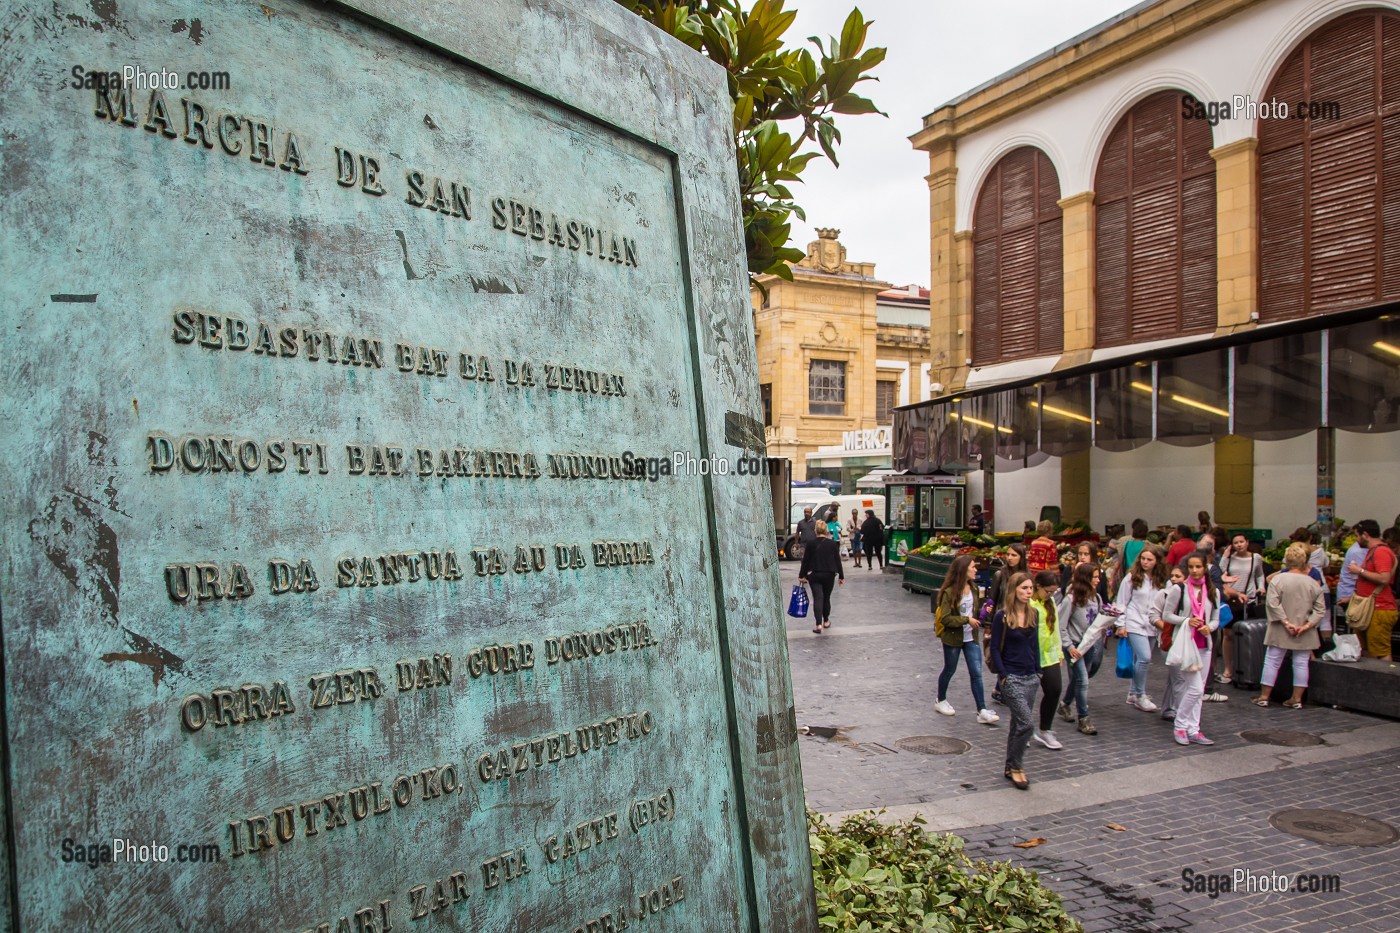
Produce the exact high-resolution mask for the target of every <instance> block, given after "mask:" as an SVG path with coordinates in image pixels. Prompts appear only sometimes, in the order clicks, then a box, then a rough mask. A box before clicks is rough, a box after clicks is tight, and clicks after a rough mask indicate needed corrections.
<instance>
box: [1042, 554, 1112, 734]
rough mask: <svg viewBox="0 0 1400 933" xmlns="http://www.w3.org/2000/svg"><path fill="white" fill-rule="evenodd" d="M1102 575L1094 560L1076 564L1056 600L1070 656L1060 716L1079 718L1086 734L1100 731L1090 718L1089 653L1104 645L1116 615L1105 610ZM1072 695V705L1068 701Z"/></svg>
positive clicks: (1062, 637)
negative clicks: (1104, 638)
mask: <svg viewBox="0 0 1400 933" xmlns="http://www.w3.org/2000/svg"><path fill="white" fill-rule="evenodd" d="M1101 578H1102V572H1101V571H1100V570H1099V568H1098V567H1096V566H1094V564H1093V563H1091V562H1087V561H1086V562H1084V563H1081V564H1080V565H1079V566H1077V567H1075V568H1074V576H1073V578H1072V579H1071V580H1070V585H1069V587H1068V588H1067V591H1066V592H1065V593H1064V594H1063V595H1062V596H1061V597H1060V600H1059V602H1058V603H1056V604H1055V611H1056V612H1057V613H1058V615H1059V618H1060V645H1061V646H1062V647H1063V648H1064V652H1065V655H1066V656H1067V657H1068V658H1069V687H1068V688H1067V690H1066V692H1065V697H1066V699H1065V700H1064V701H1063V702H1061V703H1060V718H1061V719H1063V720H1065V721H1066V722H1075V721H1076V719H1077V720H1078V722H1079V731H1080V732H1082V733H1084V734H1085V735H1098V734H1099V730H1098V729H1096V728H1094V724H1093V723H1091V722H1090V721H1089V655H1090V653H1091V652H1092V651H1093V650H1094V649H1095V648H1096V647H1100V646H1101V644H1102V640H1103V633H1104V632H1105V631H1107V630H1108V628H1109V624H1110V623H1111V622H1112V621H1113V616H1111V615H1109V614H1108V613H1106V612H1104V611H1103V609H1104V605H1103V601H1102V600H1101V599H1100V597H1099V593H1098V590H1099V585H1100V580H1101ZM1071 696H1072V697H1073V702H1074V708H1073V709H1071V707H1070V705H1069V704H1070V702H1071V701H1070V699H1069V697H1071ZM1076 713H1077V714H1078V715H1077V716H1076Z"/></svg>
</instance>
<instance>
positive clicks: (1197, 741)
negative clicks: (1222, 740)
mask: <svg viewBox="0 0 1400 933" xmlns="http://www.w3.org/2000/svg"><path fill="white" fill-rule="evenodd" d="M1190 741H1191V744H1192V745H1214V744H1215V742H1213V741H1212V740H1210V739H1208V738H1206V737H1205V736H1204V735H1202V734H1201V733H1199V732H1197V733H1196V734H1195V735H1193V736H1191V739H1190Z"/></svg>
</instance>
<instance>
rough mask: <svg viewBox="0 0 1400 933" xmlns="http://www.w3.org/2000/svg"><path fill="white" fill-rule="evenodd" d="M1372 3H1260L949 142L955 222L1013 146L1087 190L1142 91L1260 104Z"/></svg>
mask: <svg viewBox="0 0 1400 933" xmlns="http://www.w3.org/2000/svg"><path fill="white" fill-rule="evenodd" d="M1374 7H1390V8H1391V9H1397V10H1400V0H1274V2H1271V3H1262V4H1259V5H1258V6H1254V7H1250V8H1249V9H1247V10H1245V11H1244V12H1241V13H1237V14H1235V15H1234V16H1232V17H1230V18H1229V19H1227V20H1224V21H1223V22H1220V23H1216V24H1214V25H1212V26H1210V27H1207V28H1206V29H1203V30H1201V31H1199V32H1196V33H1193V34H1192V35H1190V36H1188V37H1187V38H1185V39H1182V40H1180V41H1178V42H1173V43H1171V44H1170V45H1168V46H1166V47H1165V48H1162V49H1159V50H1158V51H1156V52H1154V53H1152V54H1151V55H1146V56H1144V57H1142V58H1140V59H1137V60H1135V61H1132V62H1129V63H1128V64H1127V65H1124V66H1122V67H1120V68H1116V69H1114V70H1113V71H1111V72H1109V73H1108V74H1106V75H1104V76H1102V77H1100V78H1098V79H1097V80H1094V81H1091V82H1089V83H1087V84H1083V85H1080V86H1078V87H1075V88H1072V89H1070V90H1069V91H1066V92H1064V93H1063V94H1058V95H1056V96H1055V97H1052V98H1051V99H1050V100H1048V101H1045V102H1043V103H1040V104H1037V105H1036V106H1035V107H1032V108H1030V109H1029V110H1026V111H1024V112H1022V113H1019V114H1017V115H1015V116H1013V117H1011V118H1009V119H1007V120H1002V121H1000V122H998V123H996V124H995V125H993V126H990V127H988V128H987V129H986V130H983V131H982V132H979V133H972V134H970V135H968V136H964V137H963V138H961V139H959V140H958V179H957V186H958V195H957V229H958V230H969V229H971V228H972V206H973V202H974V200H975V199H976V197H977V191H978V189H979V188H980V187H981V185H982V181H983V179H984V178H986V176H987V173H988V172H989V171H991V169H992V167H993V166H994V165H995V164H996V162H997V160H998V159H1000V158H1001V157H1002V156H1003V155H1005V154H1006V153H1008V152H1010V151H1011V150H1012V149H1015V148H1017V147H1018V146H1026V145H1031V146H1038V147H1039V148H1041V149H1042V150H1044V151H1045V154H1046V155H1047V156H1049V157H1050V161H1051V162H1052V163H1054V165H1055V171H1056V172H1057V173H1058V174H1059V176H1060V195H1061V196H1062V197H1068V196H1069V195H1072V194H1079V193H1080V192H1082V191H1090V190H1092V189H1093V179H1094V169H1095V167H1096V164H1097V162H1098V158H1099V152H1100V151H1101V150H1102V148H1103V144H1104V142H1105V140H1106V139H1107V138H1108V134H1109V133H1110V132H1112V130H1113V127H1114V126H1115V125H1116V124H1117V123H1118V120H1119V119H1120V118H1121V117H1122V115H1123V114H1124V113H1125V112H1127V111H1128V110H1129V109H1130V108H1131V107H1132V105H1133V104H1135V103H1137V102H1138V101H1139V100H1141V99H1142V98H1144V97H1147V96H1149V95H1151V94H1153V93H1156V92H1157V91H1161V90H1181V91H1186V92H1189V93H1190V94H1192V95H1193V96H1195V97H1196V98H1197V99H1198V100H1202V101H1219V100H1223V101H1229V100H1231V98H1233V97H1234V95H1236V94H1240V95H1248V96H1250V97H1252V98H1253V99H1254V100H1255V101H1256V102H1257V101H1260V100H1262V99H1263V95H1264V90H1265V88H1267V86H1268V84H1269V80H1270V79H1271V78H1272V77H1273V74H1274V71H1275V70H1276V69H1277V68H1278V66H1279V65H1280V64H1282V61H1283V59H1284V58H1285V57H1287V55H1288V53H1289V52H1291V51H1292V50H1293V47H1294V46H1296V45H1297V44H1298V43H1299V42H1301V41H1302V40H1303V39H1304V38H1305V37H1306V36H1307V35H1308V34H1309V33H1310V32H1312V31H1313V30H1314V29H1316V28H1317V27H1318V26H1319V25H1321V24H1322V23H1325V22H1327V21H1328V20H1330V19H1334V18H1336V17H1337V16H1339V15H1341V14H1343V13H1347V12H1350V11H1351V10H1356V9H1363V8H1374ZM1288 103H1289V104H1290V106H1292V105H1294V104H1296V101H1289V102H1288ZM1256 126H1257V121H1256V120H1246V119H1242V118H1238V119H1230V120H1222V121H1221V122H1220V124H1219V125H1218V126H1216V127H1214V128H1213V136H1214V144H1215V145H1216V146H1222V145H1224V144H1226V143H1230V142H1234V141H1235V140H1237V139H1245V138H1248V137H1251V136H1257V135H1258V132H1257V129H1256ZM1095 521H1096V522H1097V521H1098V519H1097V517H1096V518H1095Z"/></svg>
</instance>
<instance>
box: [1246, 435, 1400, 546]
mask: <svg viewBox="0 0 1400 933" xmlns="http://www.w3.org/2000/svg"><path fill="white" fill-rule="evenodd" d="M1393 436H1397V435H1393ZM1397 437H1400V436H1397ZM1397 443H1400V440H1398V441H1397ZM1316 520H1317V432H1316V431H1309V432H1307V433H1306V434H1302V435H1300V436H1298V437H1294V438H1290V439H1289V440H1286V441H1255V442H1254V527H1255V528H1270V529H1272V530H1273V532H1274V537H1275V538H1286V537H1288V535H1289V534H1290V533H1291V532H1292V531H1293V529H1294V528H1298V527H1301V526H1303V525H1310V524H1312V523H1313V522H1314V521H1316Z"/></svg>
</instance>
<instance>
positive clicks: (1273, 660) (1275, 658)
mask: <svg viewBox="0 0 1400 933" xmlns="http://www.w3.org/2000/svg"><path fill="white" fill-rule="evenodd" d="M1283 566H1284V567H1285V568H1286V570H1285V571H1284V572H1283V573H1276V574H1274V576H1273V578H1272V579H1271V580H1269V586H1268V590H1267V591H1266V595H1265V599H1264V607H1265V609H1267V610H1268V614H1269V629H1268V631H1266V632H1265V633H1264V645H1265V654H1264V673H1263V675H1262V676H1260V678H1259V696H1257V697H1255V699H1254V705H1255V706H1268V705H1269V693H1270V691H1272V690H1273V687H1274V681H1275V680H1277V679H1278V672H1279V668H1281V667H1283V656H1284V655H1285V654H1286V653H1287V652H1290V651H1291V652H1293V696H1291V697H1290V698H1289V699H1288V700H1287V701H1286V702H1285V703H1284V704H1283V705H1284V706H1286V707H1288V708H1289V709H1302V708H1303V691H1304V690H1306V689H1307V688H1308V661H1309V660H1310V659H1311V657H1312V652H1313V650H1314V649H1316V648H1318V647H1320V646H1321V645H1322V639H1321V638H1319V637H1318V634H1317V627H1318V626H1319V625H1321V624H1322V620H1323V619H1324V618H1326V616H1327V597H1326V596H1325V595H1324V594H1323V589H1322V587H1320V586H1318V585H1317V581H1316V580H1314V579H1313V578H1312V577H1310V576H1308V546H1307V545H1306V544H1302V543H1300V542H1296V541H1295V542H1294V543H1292V544H1290V545H1289V546H1288V550H1287V551H1284V553H1283Z"/></svg>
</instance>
